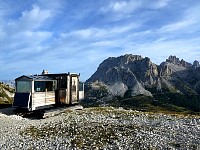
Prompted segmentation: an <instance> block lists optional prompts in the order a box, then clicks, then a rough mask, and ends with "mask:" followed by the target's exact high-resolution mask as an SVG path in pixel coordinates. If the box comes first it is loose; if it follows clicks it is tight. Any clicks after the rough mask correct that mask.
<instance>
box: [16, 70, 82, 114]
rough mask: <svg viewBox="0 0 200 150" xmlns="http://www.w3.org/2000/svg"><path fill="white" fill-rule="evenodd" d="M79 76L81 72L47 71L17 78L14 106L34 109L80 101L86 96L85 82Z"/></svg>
mask: <svg viewBox="0 0 200 150" xmlns="http://www.w3.org/2000/svg"><path fill="white" fill-rule="evenodd" d="M79 77H80V74H75V73H61V74H48V73H45V74H41V75H30V76H25V75H23V76H21V77H19V78H16V79H15V84H16V92H15V96H14V102H13V107H18V108H24V109H27V110H29V111H33V110H38V109H42V108H46V107H49V106H52V105H63V104H75V103H78V101H79V99H83V98H84V87H83V86H84V84H83V83H82V82H79ZM79 89H80V90H79Z"/></svg>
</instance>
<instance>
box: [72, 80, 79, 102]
mask: <svg viewBox="0 0 200 150" xmlns="http://www.w3.org/2000/svg"><path fill="white" fill-rule="evenodd" d="M70 87H71V88H70V89H71V90H70V91H71V92H70V93H71V94H70V97H71V103H72V104H73V103H77V102H78V77H71V82H70Z"/></svg>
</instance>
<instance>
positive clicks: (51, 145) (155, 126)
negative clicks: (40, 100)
mask: <svg viewBox="0 0 200 150" xmlns="http://www.w3.org/2000/svg"><path fill="white" fill-rule="evenodd" d="M1 112H2V113H0V126H1V128H0V149H1V150H3V149H20V150H21V149H200V119H199V117H197V116H180V115H165V114H150V113H143V112H137V111H131V110H124V109H114V108H112V107H107V108H87V109H86V108H85V109H83V110H62V111H61V112H60V113H59V114H56V115H55V116H52V117H49V118H45V119H38V120H36V119H31V118H29V119H27V118H22V117H20V116H16V115H12V114H8V113H5V112H3V111H1Z"/></svg>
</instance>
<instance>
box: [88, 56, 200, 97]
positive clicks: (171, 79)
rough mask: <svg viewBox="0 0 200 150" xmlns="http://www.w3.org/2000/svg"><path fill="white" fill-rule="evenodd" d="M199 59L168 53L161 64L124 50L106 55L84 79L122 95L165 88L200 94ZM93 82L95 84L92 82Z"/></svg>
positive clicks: (133, 94)
mask: <svg viewBox="0 0 200 150" xmlns="http://www.w3.org/2000/svg"><path fill="white" fill-rule="evenodd" d="M198 70H200V68H199V62H198V61H197V60H195V61H194V63H193V64H191V63H188V62H186V61H185V60H183V59H181V60H180V59H179V58H177V57H176V56H169V58H168V59H166V61H164V62H162V63H161V64H160V65H156V64H154V63H153V62H152V61H151V60H150V58H148V57H145V58H143V57H142V56H140V55H132V54H126V55H123V56H119V57H109V58H108V59H106V60H104V61H103V62H102V63H101V64H100V65H99V67H98V69H97V71H96V72H95V73H94V74H93V75H92V76H91V77H90V78H89V79H88V80H87V81H86V83H98V82H101V85H104V86H105V88H107V89H108V94H111V95H118V96H124V94H125V93H126V92H127V91H129V94H131V96H136V95H140V94H142V95H147V96H153V94H156V93H159V92H163V90H164V91H168V92H173V93H181V94H189V95H190V94H200V74H199V72H198ZM93 85H94V84H93Z"/></svg>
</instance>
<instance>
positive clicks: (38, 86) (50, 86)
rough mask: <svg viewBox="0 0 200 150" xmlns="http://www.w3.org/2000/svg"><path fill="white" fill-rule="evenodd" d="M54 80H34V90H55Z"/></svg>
mask: <svg viewBox="0 0 200 150" xmlns="http://www.w3.org/2000/svg"><path fill="white" fill-rule="evenodd" d="M55 87H56V86H55V82H53V81H35V82H34V90H35V91H36V92H45V91H46V90H47V92H48V91H54V90H55Z"/></svg>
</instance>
